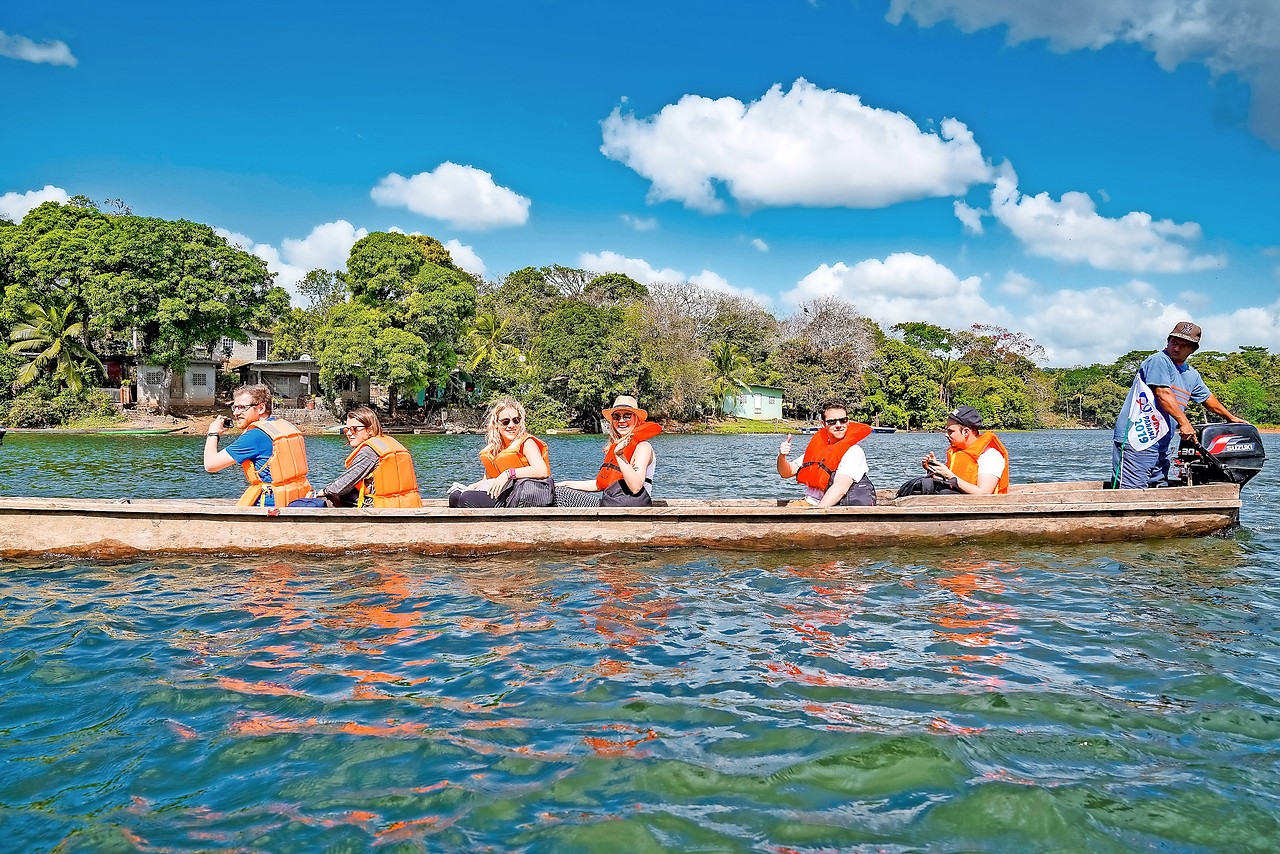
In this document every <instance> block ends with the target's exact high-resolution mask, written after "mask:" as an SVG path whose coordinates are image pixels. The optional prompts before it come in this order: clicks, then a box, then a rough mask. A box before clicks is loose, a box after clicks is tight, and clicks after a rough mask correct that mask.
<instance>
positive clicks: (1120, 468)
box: [1111, 442, 1172, 489]
mask: <svg viewBox="0 0 1280 854" xmlns="http://www.w3.org/2000/svg"><path fill="white" fill-rule="evenodd" d="M1171 446H1172V443H1157V444H1155V445H1152V446H1151V447H1150V448H1147V449H1146V450H1144V451H1136V450H1134V449H1133V448H1122V446H1121V444H1120V443H1119V442H1116V443H1115V445H1114V447H1113V448H1112V451H1111V479H1112V481H1113V482H1114V481H1115V479H1116V477H1117V473H1118V474H1119V480H1120V483H1119V485H1118V486H1119V488H1120V489H1149V488H1151V487H1155V486H1164V485H1165V484H1166V483H1167V482H1168V480H1169V464H1170V457H1169V449H1170V447H1171Z"/></svg>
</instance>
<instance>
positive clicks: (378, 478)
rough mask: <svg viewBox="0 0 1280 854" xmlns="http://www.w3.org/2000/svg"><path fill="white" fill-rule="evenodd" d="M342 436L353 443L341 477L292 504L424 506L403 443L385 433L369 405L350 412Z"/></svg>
mask: <svg viewBox="0 0 1280 854" xmlns="http://www.w3.org/2000/svg"><path fill="white" fill-rule="evenodd" d="M345 420H346V423H345V424H344V425H343V427H342V430H341V432H342V436H343V438H345V439H346V440H347V444H348V445H350V446H351V449H352V450H351V453H350V454H349V455H347V460H346V463H345V465H346V471H344V472H343V473H342V475H341V476H340V477H338V478H337V479H336V480H334V481H333V483H330V484H329V485H328V486H326V487H325V488H324V489H322V490H320V492H319V493H316V494H312V495H309V496H307V497H306V498H303V499H300V500H298V501H294V502H293V503H291V504H290V505H289V506H290V507H421V506H422V496H421V495H420V494H419V493H418V477H417V474H416V473H415V472H414V470H413V459H412V457H410V456H409V451H408V450H407V449H406V448H405V446H404V445H402V444H400V443H399V442H398V441H396V440H395V439H393V438H392V437H390V436H388V435H387V434H385V433H383V432H382V422H381V421H380V420H379V419H378V413H376V412H374V411H373V410H372V409H370V408H369V407H367V406H357V407H355V408H353V409H350V410H348V411H347V417H346V419H345Z"/></svg>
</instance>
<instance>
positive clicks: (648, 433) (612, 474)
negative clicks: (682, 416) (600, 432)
mask: <svg viewBox="0 0 1280 854" xmlns="http://www.w3.org/2000/svg"><path fill="white" fill-rule="evenodd" d="M661 432H662V425H661V424H655V423H653V422H652V421H641V422H640V423H639V424H637V425H636V427H635V429H634V430H632V431H631V441H630V442H628V443H627V446H626V447H625V448H623V449H622V458H623V459H624V460H626V461H627V462H631V455H632V454H634V453H635V452H636V447H637V446H638V445H639V444H640V443H641V442H644V441H647V440H649V439H652V438H653V437H654V436H656V435H658V434H659V433H661ZM616 444H617V442H616V441H614V440H610V441H609V444H608V445H606V446H605V449H604V465H602V466H600V473H599V474H597V475H596V489H607V488H608V487H609V486H610V485H611V484H615V483H617V482H618V481H620V480H622V469H620V468H618V464H617V463H615V462H614V461H613V458H614V453H613V448H614V446H615V445H616ZM645 480H646V481H648V480H649V479H648V478H645Z"/></svg>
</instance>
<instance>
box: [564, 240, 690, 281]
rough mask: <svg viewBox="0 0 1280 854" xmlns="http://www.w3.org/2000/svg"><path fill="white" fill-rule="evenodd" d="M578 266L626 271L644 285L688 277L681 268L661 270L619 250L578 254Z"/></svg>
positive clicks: (605, 271) (592, 270) (608, 270)
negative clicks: (620, 252)
mask: <svg viewBox="0 0 1280 854" xmlns="http://www.w3.org/2000/svg"><path fill="white" fill-rule="evenodd" d="M578 267H579V268H581V269H583V270H590V271H591V272H593V273H626V274H627V275H628V276H630V277H631V278H633V279H635V280H636V281H637V282H639V283H640V284H642V285H651V284H653V283H654V282H683V281H685V280H686V279H687V278H688V277H687V276H686V275H685V274H684V273H681V272H680V271H679V270H673V269H671V268H670V267H665V268H663V269H661V270H659V269H657V268H655V267H653V266H651V265H650V264H649V262H648V261H645V260H643V259H641V258H627V257H625V256H623V255H619V254H618V253H617V252H610V251H609V250H607V249H606V250H605V251H604V252H600V253H598V254H597V253H593V252H584V253H582V254H581V255H579V256H578Z"/></svg>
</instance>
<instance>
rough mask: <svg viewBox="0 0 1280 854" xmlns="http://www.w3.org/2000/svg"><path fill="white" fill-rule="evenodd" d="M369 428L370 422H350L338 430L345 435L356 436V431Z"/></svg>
mask: <svg viewBox="0 0 1280 854" xmlns="http://www.w3.org/2000/svg"><path fill="white" fill-rule="evenodd" d="M368 429H369V425H368V424H348V425H347V426H346V427H343V428H342V429H341V430H339V431H338V432H339V433H341V434H342V435H344V436H354V435H355V434H356V433H359V432H360V431H361V430H368Z"/></svg>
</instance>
